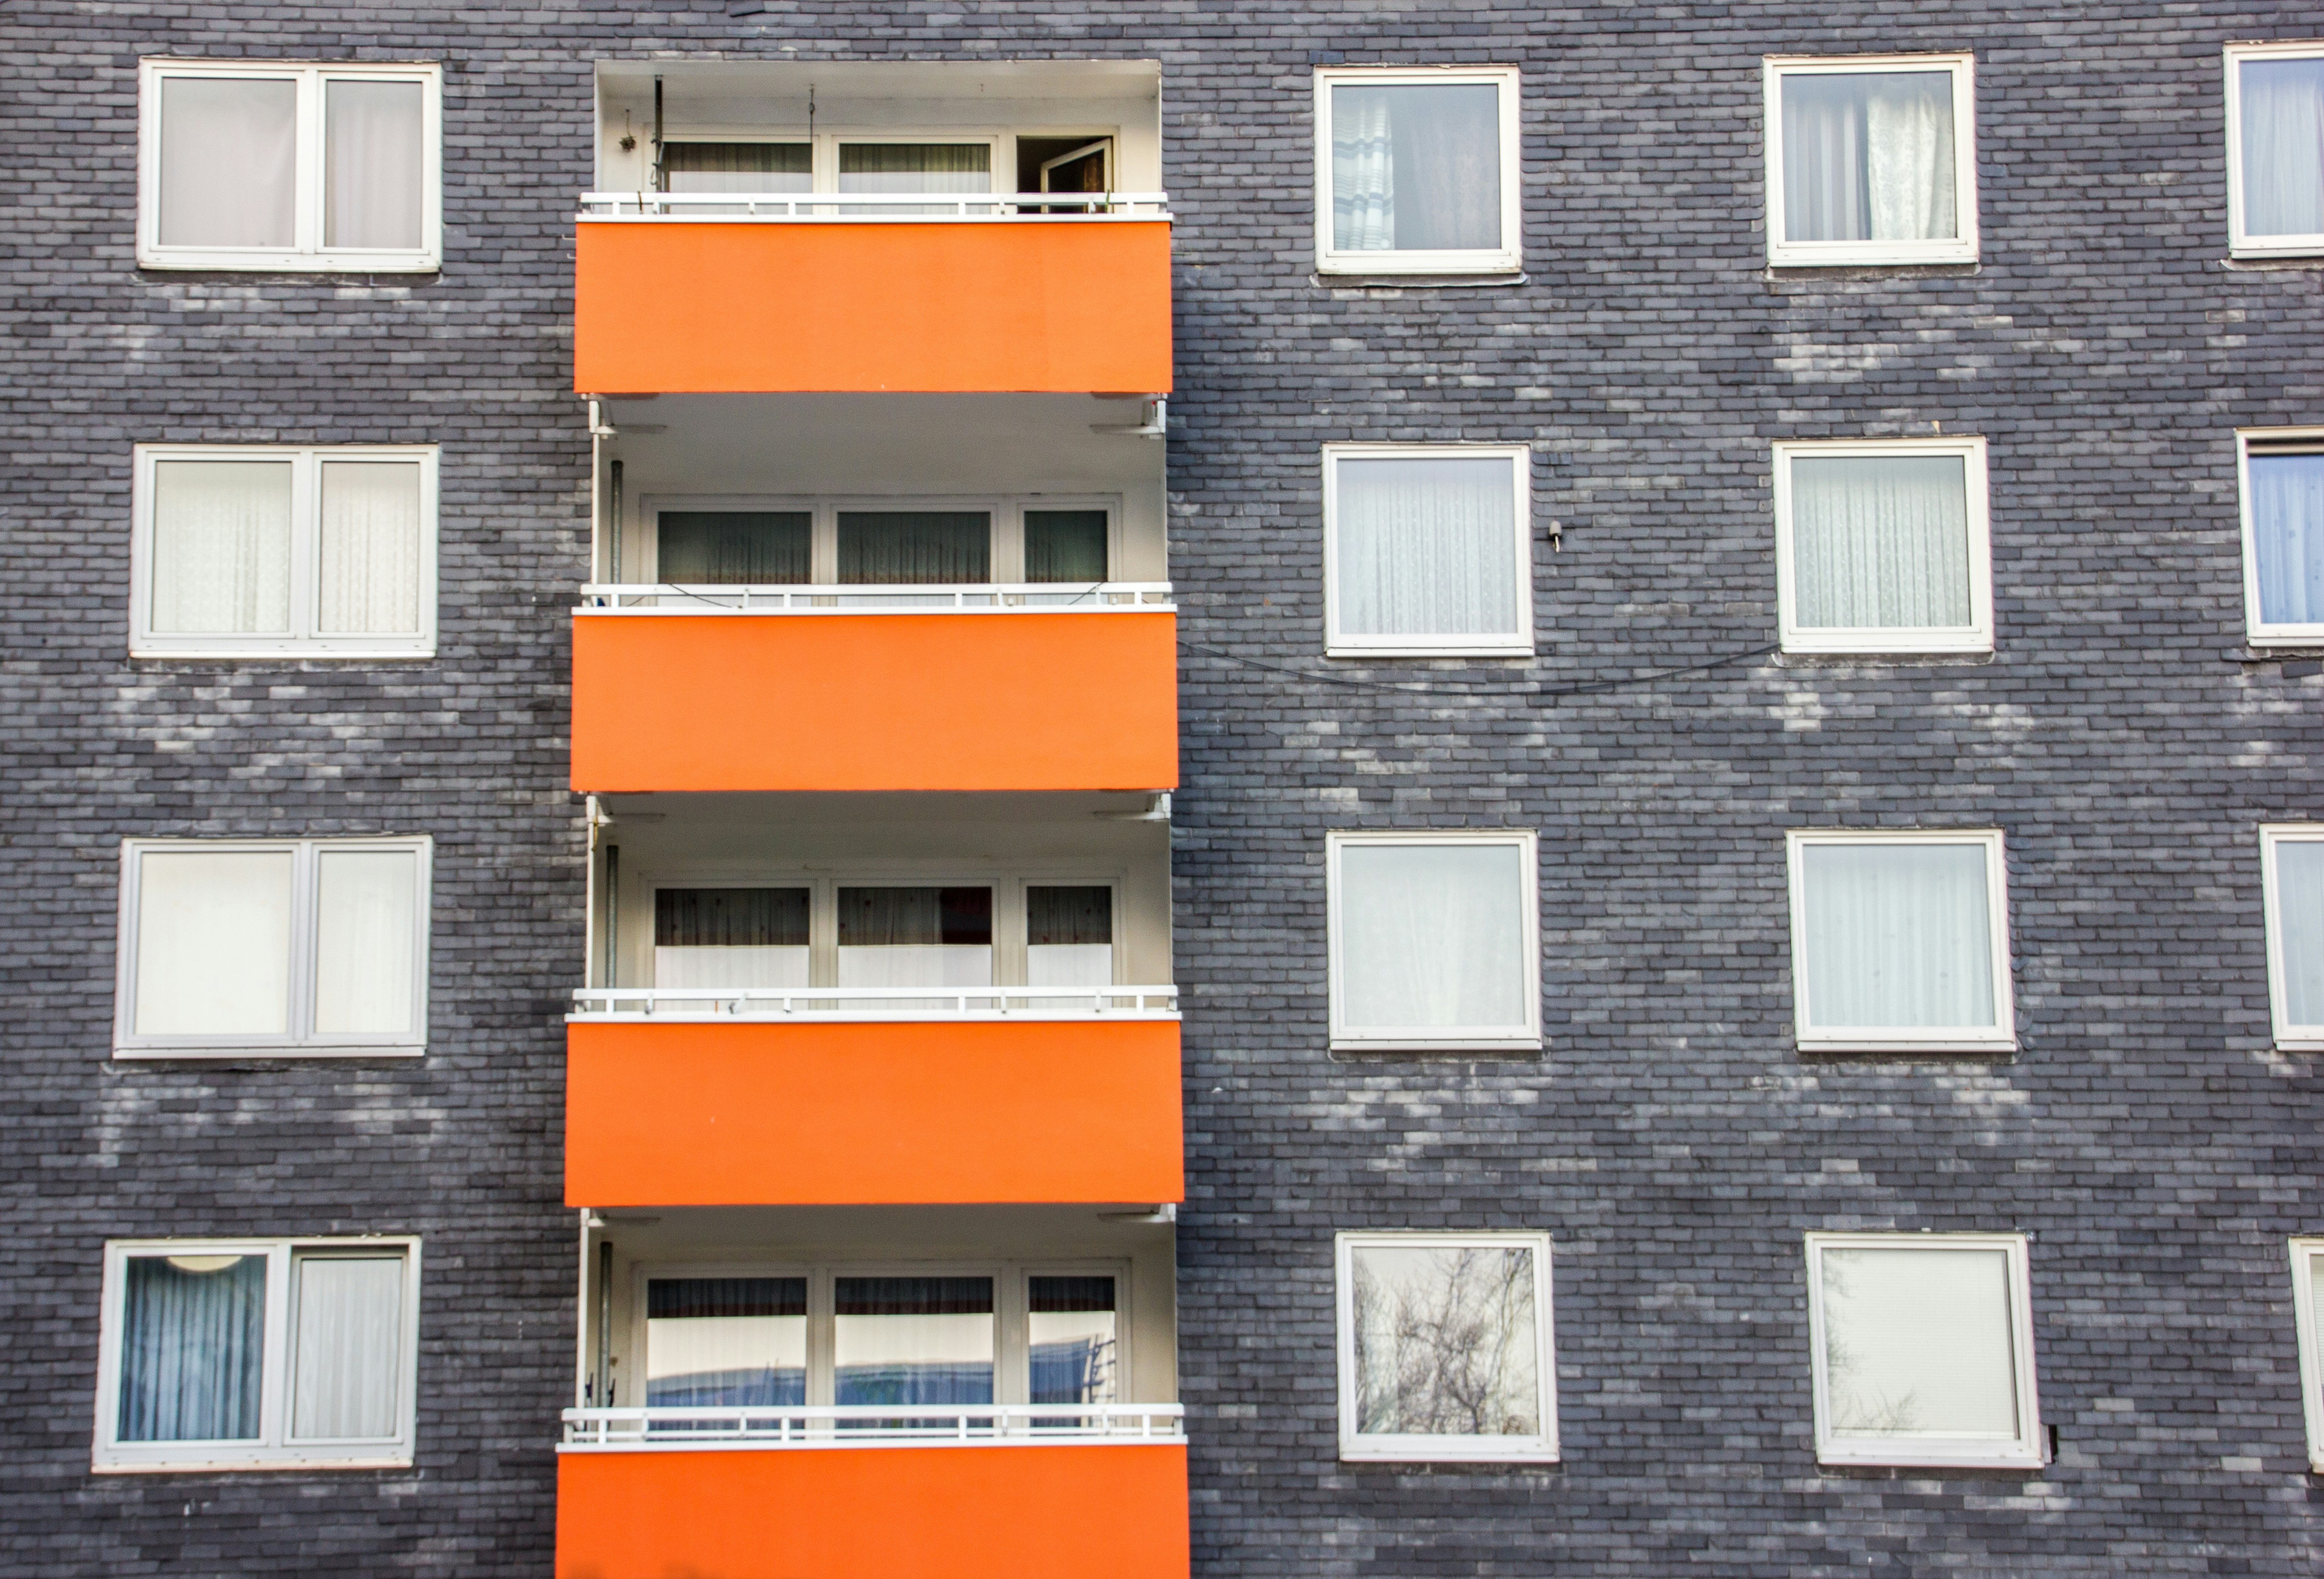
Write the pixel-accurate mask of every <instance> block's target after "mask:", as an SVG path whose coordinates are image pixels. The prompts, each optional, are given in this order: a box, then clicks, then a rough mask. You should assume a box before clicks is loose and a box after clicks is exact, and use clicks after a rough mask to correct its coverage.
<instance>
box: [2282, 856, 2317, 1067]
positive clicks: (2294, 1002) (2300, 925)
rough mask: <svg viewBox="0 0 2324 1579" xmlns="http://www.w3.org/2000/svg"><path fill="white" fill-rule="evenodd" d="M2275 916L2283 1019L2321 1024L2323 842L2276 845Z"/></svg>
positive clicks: (2299, 1022)
mask: <svg viewBox="0 0 2324 1579" xmlns="http://www.w3.org/2000/svg"><path fill="white" fill-rule="evenodd" d="M2275 912H2276V919H2277V921H2278V922H2279V923H2281V925H2282V928H2283V937H2282V940H2281V944H2280V946H2279V952H2280V953H2281V954H2282V956H2283V1014H2284V1018H2285V1019H2286V1020H2289V1021H2290V1022H2291V1023H2292V1024H2293V1025H2324V843H2319V842H2318V841H2315V840H2311V839H2279V840H2277V841H2276V845H2275Z"/></svg>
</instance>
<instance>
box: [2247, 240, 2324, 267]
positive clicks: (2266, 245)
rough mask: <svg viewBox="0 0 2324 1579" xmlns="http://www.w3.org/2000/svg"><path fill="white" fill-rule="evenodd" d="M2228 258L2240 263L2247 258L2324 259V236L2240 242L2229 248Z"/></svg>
mask: <svg viewBox="0 0 2324 1579" xmlns="http://www.w3.org/2000/svg"><path fill="white" fill-rule="evenodd" d="M2227 256H2228V257H2230V258H2233V259H2236V260H2238V261H2240V260H2242V259H2246V258H2315V257H2324V235H2285V236H2279V237H2276V238H2274V239H2272V240H2268V241H2239V242H2236V244H2235V245H2232V246H2230V247H2228V248H2227Z"/></svg>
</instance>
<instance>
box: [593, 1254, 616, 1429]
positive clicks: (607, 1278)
mask: <svg viewBox="0 0 2324 1579" xmlns="http://www.w3.org/2000/svg"><path fill="white" fill-rule="evenodd" d="M597 1407H598V1408H601V1409H610V1408H613V1241H612V1240H610V1239H601V1240H599V1241H598V1242H597Z"/></svg>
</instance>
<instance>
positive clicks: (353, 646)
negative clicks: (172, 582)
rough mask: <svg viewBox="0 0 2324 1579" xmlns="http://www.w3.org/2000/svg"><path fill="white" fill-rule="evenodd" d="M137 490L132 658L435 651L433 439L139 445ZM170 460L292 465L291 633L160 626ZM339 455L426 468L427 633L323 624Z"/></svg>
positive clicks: (423, 623)
mask: <svg viewBox="0 0 2324 1579" xmlns="http://www.w3.org/2000/svg"><path fill="white" fill-rule="evenodd" d="M133 459H134V468H135V471H134V481H133V483H132V486H131V494H132V509H133V512H134V523H135V524H134V531H133V533H132V535H131V539H130V548H129V562H130V576H129V585H130V611H129V629H130V639H129V655H130V656H131V657H132V658H225V659H281V658H293V659H309V658H311V659H339V660H361V659H381V658H433V657H434V656H436V537H437V503H436V495H437V486H438V479H439V476H440V474H441V464H442V457H441V455H440V453H439V451H438V448H437V447H436V446H435V445H432V444H395V445H383V444H333V445H295V444H140V445H138V446H136V448H135V450H134V457H133ZM163 461H270V462H274V463H277V464H280V463H281V462H285V461H287V462H289V463H290V466H291V629H290V631H289V633H286V634H281V635H275V634H263V633H254V632H246V631H203V632H193V633H187V632H177V631H171V632H157V631H155V630H154V629H153V512H154V507H155V503H156V500H155V493H156V490H155V468H156V467H157V466H160V465H161V463H162V462H163ZM336 461H388V462H395V463H400V464H403V465H415V464H416V465H417V466H419V467H420V590H419V602H420V629H419V630H418V631H417V632H410V633H378V634H374V633H330V634H326V633H322V632H320V631H318V630H317V629H316V626H317V623H318V620H319V618H320V613H319V611H320V608H321V604H322V586H321V577H322V563H323V554H322V543H323V537H322V533H323V524H322V522H323V489H322V482H323V471H322V468H323V466H325V465H326V464H327V463H331V462H336Z"/></svg>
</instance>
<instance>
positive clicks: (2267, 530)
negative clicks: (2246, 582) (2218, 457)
mask: <svg viewBox="0 0 2324 1579" xmlns="http://www.w3.org/2000/svg"><path fill="white" fill-rule="evenodd" d="M2246 466H2247V467H2248V474H2249V476H2250V479H2251V484H2250V485H2251V494H2252V496H2251V522H2252V558H2253V560H2254V568H2255V569H2256V570H2257V572H2258V576H2259V612H2260V618H2262V619H2263V620H2265V621H2268V622H2269V623H2276V624H2292V625H2302V624H2324V455H2255V456H2253V457H2251V458H2250V460H2249V461H2248V462H2247V463H2246Z"/></svg>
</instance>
